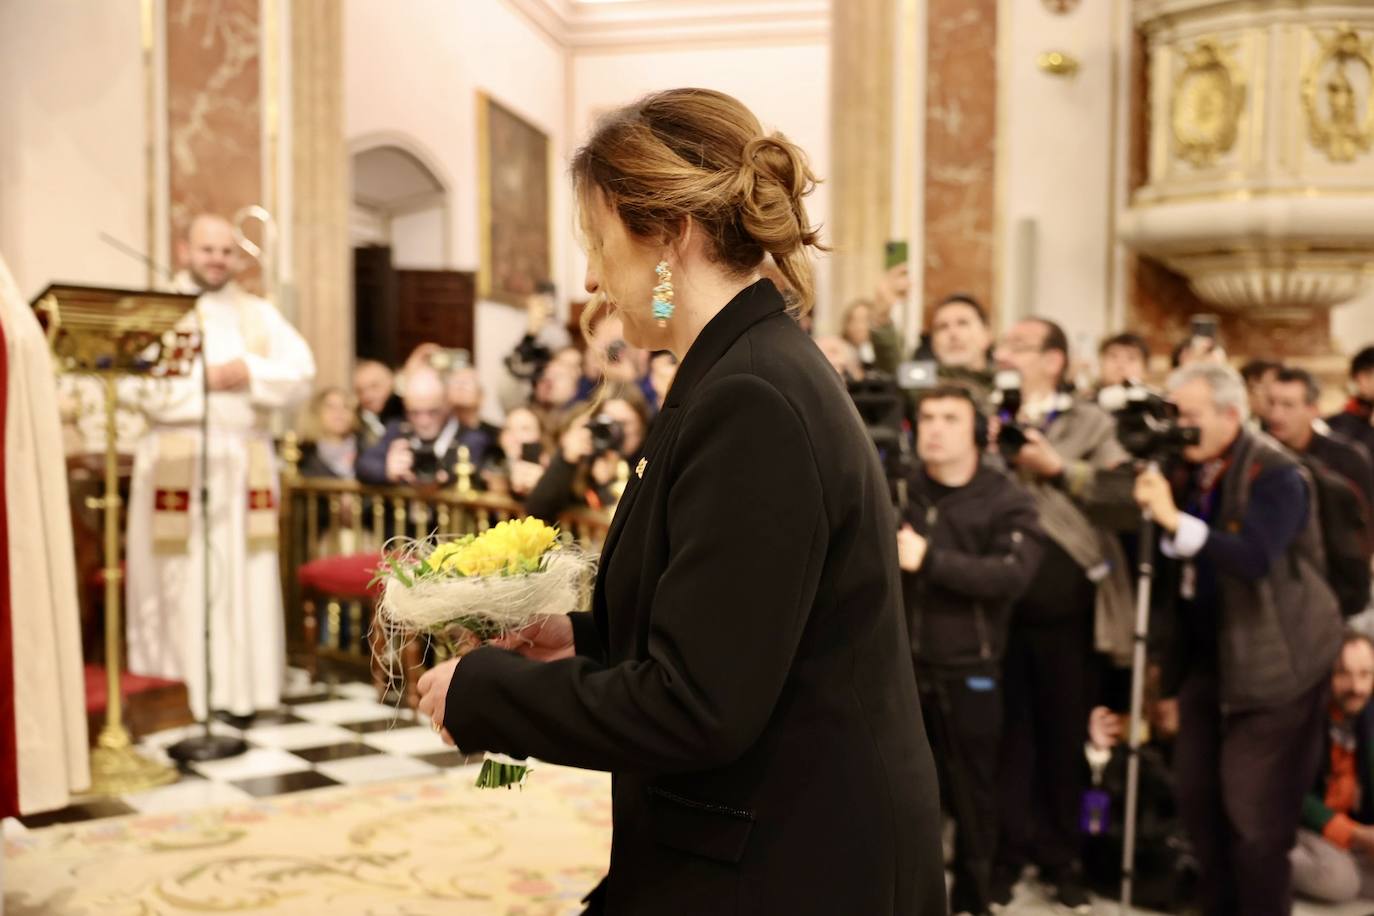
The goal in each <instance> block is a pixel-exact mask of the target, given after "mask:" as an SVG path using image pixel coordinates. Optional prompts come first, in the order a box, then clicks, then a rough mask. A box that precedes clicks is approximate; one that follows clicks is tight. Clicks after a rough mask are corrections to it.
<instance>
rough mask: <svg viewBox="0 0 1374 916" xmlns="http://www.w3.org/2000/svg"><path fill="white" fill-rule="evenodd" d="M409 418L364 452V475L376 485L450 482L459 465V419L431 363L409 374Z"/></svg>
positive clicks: (360, 470)
mask: <svg viewBox="0 0 1374 916" xmlns="http://www.w3.org/2000/svg"><path fill="white" fill-rule="evenodd" d="M404 387H405V394H404V395H403V396H402V401H403V403H404V405H405V419H404V420H399V421H394V422H392V423H390V424H388V425H387V428H386V433H385V434H384V435H383V436H382V438H381V439H380V440H379V441H378V442H377V443H376V444H375V445H373V446H371V447H370V448H368V449H367V450H365V451H364V452H363V453H362V454H361V455H359V456H358V463H357V470H358V479H359V480H360V481H362V482H363V483H370V484H388V483H390V484H398V483H404V484H440V485H443V484H447V483H449V482H450V481H452V480H453V474H454V467H455V465H456V464H457V463H458V444H459V443H458V431H459V424H458V419H457V418H456V417H454V415H453V408H452V407H451V406H450V404H449V400H448V392H447V391H446V390H445V387H444V380H443V378H442V377H441V376H440V375H439V373H438V372H437V371H435V370H434V369H432V368H430V367H429V366H428V365H425V364H420V365H418V366H417V367H415V368H413V369H411V370H410V371H409V372H407V373H406V375H405V386H404Z"/></svg>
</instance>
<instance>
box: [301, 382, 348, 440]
mask: <svg viewBox="0 0 1374 916" xmlns="http://www.w3.org/2000/svg"><path fill="white" fill-rule="evenodd" d="M336 394H337V395H338V396H339V397H341V398H343V399H344V403H345V404H347V405H348V406H349V408H350V409H352V408H356V407H357V404H356V403H355V400H354V398H353V394H352V392H350V391H348V390H347V389H344V388H341V387H339V386H338V385H330V386H328V387H327V388H321V389H320V390H319V391H316V392H315V394H314V396H312V397H311V398H310V410H309V412H307V413H306V415H305V418H304V421H303V422H302V423H301V433H302V434H303V435H302V436H301V438H302V439H303V440H304V441H306V442H318V441H319V440H320V437H321V436H322V435H323V434H324V422H323V421H322V420H321V419H320V413H321V411H323V410H324V402H325V401H327V400H329V399H330V398H332V397H333V396H334V395H336ZM357 431H358V416H357V414H356V413H355V414H354V415H353V426H352V428H351V429H350V432H355V433H356V432H357Z"/></svg>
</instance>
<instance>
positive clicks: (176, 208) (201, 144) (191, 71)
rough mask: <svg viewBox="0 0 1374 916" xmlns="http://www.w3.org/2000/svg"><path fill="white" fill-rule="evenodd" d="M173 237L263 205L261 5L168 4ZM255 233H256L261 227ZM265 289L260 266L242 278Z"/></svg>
mask: <svg viewBox="0 0 1374 916" xmlns="http://www.w3.org/2000/svg"><path fill="white" fill-rule="evenodd" d="M166 3H167V17H166V21H167V138H168V147H169V153H170V155H169V162H170V178H169V182H170V190H171V221H172V238H173V239H174V240H175V239H179V238H181V237H182V235H183V234H184V232H185V230H186V227H187V225H189V223H190V221H191V219H193V218H194V217H195V216H196V215H197V214H199V213H205V212H212V213H219V214H221V215H223V216H225V217H226V218H231V217H232V216H233V214H234V212H235V211H237V210H238V209H239V208H240V207H244V206H247V205H249V204H255V203H261V202H262V79H261V62H260V54H259V49H260V47H261V41H260V28H261V25H260V23H259V0H166ZM254 228H255V229H256V226H255V227H254ZM242 280H243V282H244V283H245V285H247V286H249V287H250V288H254V289H260V277H259V275H258V270H257V268H256V266H254V267H253V268H252V269H251V270H250V271H248V272H247V273H246V274H245V275H244V277H243V278H242Z"/></svg>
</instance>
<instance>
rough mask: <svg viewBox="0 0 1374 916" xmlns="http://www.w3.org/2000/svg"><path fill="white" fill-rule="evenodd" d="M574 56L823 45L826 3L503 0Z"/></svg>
mask: <svg viewBox="0 0 1374 916" xmlns="http://www.w3.org/2000/svg"><path fill="white" fill-rule="evenodd" d="M507 2H508V3H510V5H511V6H513V7H515V8H516V9H517V10H519V11H520V12H521V13H523V14H524V15H525V16H527V17H528V18H529V19H530V20H531V21H533V22H534V23H535V24H536V25H537V26H539V27H540V28H541V29H543V30H544V32H546V33H547V34H548V35H549V37H550V38H552V39H553V40H554V41H555V42H557V43H558V44H560V45H562V46H564V47H566V48H569V49H570V50H573V51H581V50H596V49H611V48H618V47H625V46H644V45H651V46H652V45H661V46H663V47H664V48H671V47H676V46H682V45H699V44H712V45H719V44H734V43H739V44H746V43H754V44H757V43H759V42H760V41H763V42H767V43H776V42H810V41H824V40H825V39H826V38H827V36H828V35H829V31H830V4H829V2H828V0H507Z"/></svg>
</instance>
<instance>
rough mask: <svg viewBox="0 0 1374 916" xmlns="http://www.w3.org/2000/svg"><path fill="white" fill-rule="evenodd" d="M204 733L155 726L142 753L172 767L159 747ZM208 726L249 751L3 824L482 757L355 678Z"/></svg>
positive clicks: (170, 804)
mask: <svg viewBox="0 0 1374 916" xmlns="http://www.w3.org/2000/svg"><path fill="white" fill-rule="evenodd" d="M202 730H203V726H199V725H193V726H187V727H185V728H173V729H168V730H167V731H162V732H157V733H155V734H152V735H149V736H147V738H145V739H144V740H143V741H141V742H140V747H141V748H142V749H143V751H144V752H145V753H146V754H147V755H148V756H149V757H152V758H153V759H156V760H160V761H162V762H164V763H169V764H170V763H171V762H172V761H171V760H170V759H169V758H168V757H167V755H166V748H168V747H170V746H171V745H173V744H175V743H176V742H178V741H180V740H181V739H182V738H185V737H187V736H188V735H194V734H199V733H200V732H201V731H202ZM211 731H212V732H213V733H215V734H224V735H235V736H239V737H242V738H243V739H244V740H245V741H246V742H247V743H248V751H247V752H246V753H243V754H240V755H239V756H237V757H230V758H227V759H225V760H212V761H207V762H205V763H198V764H191V765H189V766H187V767H184V768H182V772H181V775H180V778H179V779H178V780H177V782H175V783H172V784H171V785H168V786H162V787H160V788H156V789H149V790H148V791H145V792H138V793H134V794H130V795H124V796H120V797H118V798H102V799H92V800H82V801H79V802H77V803H75V804H73V805H71V806H69V807H67V808H64V809H62V810H60V811H51V812H47V813H44V814H38V815H33V816H30V817H22V818H8V819H6V821H5V823H4V829H5V830H6V831H23V830H27V829H37V828H39V827H47V826H50V825H52V824H60V823H74V822H77V821H87V820H94V819H97V818H103V817H115V816H118V815H121V814H135V813H141V814H151V813H170V812H175V811H189V810H194V809H197V808H206V807H215V806H223V805H232V804H236V803H241V802H248V801H252V800H253V799H255V798H266V797H270V796H274V795H284V794H287V793H290V792H300V791H303V790H307V789H318V788H323V787H325V786H337V785H359V784H362V783H368V782H381V781H385V780H389V779H407V778H410V777H415V776H427V775H433V774H437V773H440V772H443V771H445V770H450V769H453V768H455V767H460V766H464V765H467V764H476V763H477V762H480V757H466V756H465V755H463V754H461V753H460V752H458V751H455V750H453V749H452V748H450V747H448V746H447V745H445V744H444V743H443V742H442V741H441V740H440V739H439V736H438V735H436V734H434V732H433V731H432V730H431V729H430V728H429V726H428V724H427V723H424V722H421V721H418V720H417V719H416V717H415V716H414V714H413V713H412V712H411V711H410V710H409V709H407V708H405V707H401V706H397V705H394V704H384V703H380V702H378V701H377V697H376V692H375V691H374V690H373V688H372V685H370V684H362V683H343V684H338V685H335V686H333V687H326V686H324V685H318V684H307V685H303V686H302V687H300V688H298V689H297V691H296V692H295V693H294V694H293V695H288V696H287V698H286V699H285V700H284V701H283V704H282V708H281V709H280V710H278V711H277V712H273V713H266V714H262V715H259V716H257V717H255V718H254V720H253V722H252V723H251V724H249V725H248V727H246V728H242V729H240V728H235V727H234V726H232V725H229V724H226V723H224V722H219V721H216V722H214V723H212V724H211Z"/></svg>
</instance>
